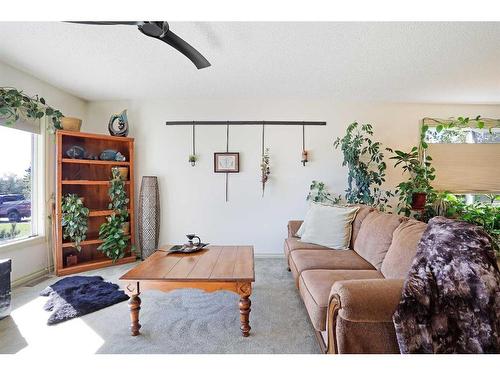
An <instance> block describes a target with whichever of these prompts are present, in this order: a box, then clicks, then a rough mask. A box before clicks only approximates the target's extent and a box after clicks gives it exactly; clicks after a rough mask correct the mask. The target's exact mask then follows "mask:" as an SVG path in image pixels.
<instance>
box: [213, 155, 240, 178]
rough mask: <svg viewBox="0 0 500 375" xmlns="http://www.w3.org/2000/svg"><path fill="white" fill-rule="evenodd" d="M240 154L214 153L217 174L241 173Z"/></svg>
mask: <svg viewBox="0 0 500 375" xmlns="http://www.w3.org/2000/svg"><path fill="white" fill-rule="evenodd" d="M239 171H240V153H239V152H214V172H215V173H239Z"/></svg>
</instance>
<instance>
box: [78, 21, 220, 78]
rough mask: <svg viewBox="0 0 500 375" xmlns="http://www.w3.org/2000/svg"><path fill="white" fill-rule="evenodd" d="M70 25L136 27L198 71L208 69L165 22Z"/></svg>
mask: <svg viewBox="0 0 500 375" xmlns="http://www.w3.org/2000/svg"><path fill="white" fill-rule="evenodd" d="M69 22H70V23H80V24H84V25H97V26H109V25H111V26H113V25H129V26H137V28H138V29H139V31H140V32H141V33H143V34H144V35H147V36H150V37H152V38H155V39H159V40H161V41H163V42H165V43H167V44H168V45H170V46H172V47H174V48H175V49H176V50H177V51H179V52H180V53H182V54H183V55H184V56H186V57H187V58H188V59H189V60H191V61H192V62H193V64H194V65H195V66H196V67H197V68H198V69H203V68H208V67H209V66H210V63H209V62H208V60H207V59H206V58H205V57H203V55H202V54H201V53H199V52H198V51H197V50H196V49H195V48H194V47H193V46H191V45H190V44H189V43H188V42H186V41H185V40H183V39H182V38H180V37H179V36H177V35H176V34H174V33H173V32H172V31H170V28H169V25H168V22H166V21H69Z"/></svg>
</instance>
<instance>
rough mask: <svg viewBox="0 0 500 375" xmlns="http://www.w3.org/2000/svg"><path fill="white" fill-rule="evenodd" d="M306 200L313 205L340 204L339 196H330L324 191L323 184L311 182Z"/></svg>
mask: <svg viewBox="0 0 500 375" xmlns="http://www.w3.org/2000/svg"><path fill="white" fill-rule="evenodd" d="M306 200H307V201H310V202H315V203H323V204H331V205H333V204H339V203H340V201H341V196H340V195H339V196H338V197H335V196H332V195H331V194H330V192H329V191H328V190H327V189H326V187H325V183H324V182H321V181H316V180H313V181H312V182H311V186H310V187H309V193H308V194H307V198H306Z"/></svg>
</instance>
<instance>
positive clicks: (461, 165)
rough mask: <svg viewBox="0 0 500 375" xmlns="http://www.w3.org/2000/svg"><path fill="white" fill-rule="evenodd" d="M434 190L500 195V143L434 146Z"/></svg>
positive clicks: (430, 149) (441, 144) (432, 152)
mask: <svg viewBox="0 0 500 375" xmlns="http://www.w3.org/2000/svg"><path fill="white" fill-rule="evenodd" d="M426 154H427V155H430V156H431V157H432V164H433V166H434V168H436V179H435V180H434V181H433V182H432V186H434V188H435V189H436V190H438V191H446V190H447V191H450V192H452V193H461V194H473V193H500V143H489V144H487V143H478V144H471V143H460V144H459V143H430V144H429V146H428V149H427V151H426Z"/></svg>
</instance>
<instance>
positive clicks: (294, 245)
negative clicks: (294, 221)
mask: <svg viewBox="0 0 500 375" xmlns="http://www.w3.org/2000/svg"><path fill="white" fill-rule="evenodd" d="M294 250H331V249H329V248H327V247H324V246H321V245H315V244H312V243H307V242H301V241H299V239H298V238H295V237H294V238H287V239H286V240H285V256H286V257H287V258H288V257H289V256H290V253H291V252H292V251H294Z"/></svg>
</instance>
